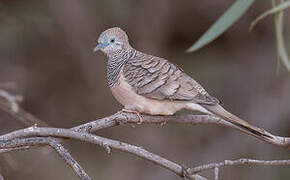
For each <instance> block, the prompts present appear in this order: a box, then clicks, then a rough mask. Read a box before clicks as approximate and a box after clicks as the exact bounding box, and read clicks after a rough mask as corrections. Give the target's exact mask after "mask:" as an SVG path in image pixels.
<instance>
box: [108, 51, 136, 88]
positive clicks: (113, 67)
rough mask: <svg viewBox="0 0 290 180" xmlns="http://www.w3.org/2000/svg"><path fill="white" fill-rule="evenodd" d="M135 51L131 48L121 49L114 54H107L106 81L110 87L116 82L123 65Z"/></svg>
mask: <svg viewBox="0 0 290 180" xmlns="http://www.w3.org/2000/svg"><path fill="white" fill-rule="evenodd" d="M135 53H136V50H135V49H133V48H129V49H121V50H118V51H116V52H114V53H110V54H107V57H108V64H107V81H108V84H109V86H110V87H112V86H113V85H114V84H115V83H116V82H117V80H118V78H119V74H120V71H121V69H122V67H123V65H124V64H125V63H126V62H127V61H128V60H129V59H130V58H131V57H133V56H134V54H135Z"/></svg>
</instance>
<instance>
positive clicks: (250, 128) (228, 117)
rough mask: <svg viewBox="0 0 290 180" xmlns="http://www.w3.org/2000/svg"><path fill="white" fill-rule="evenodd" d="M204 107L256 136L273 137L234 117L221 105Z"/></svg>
mask: <svg viewBox="0 0 290 180" xmlns="http://www.w3.org/2000/svg"><path fill="white" fill-rule="evenodd" d="M202 106H203V107H204V108H205V109H206V110H208V111H209V112H211V113H212V114H214V115H216V116H219V117H221V118H223V119H225V120H226V121H229V122H230V123H232V124H234V125H236V126H238V127H240V128H242V129H245V130H247V131H249V132H250V133H252V134H254V135H257V136H263V137H267V138H272V137H271V136H269V135H267V134H265V132H264V131H263V130H262V129H260V128H258V127H255V126H253V125H251V124H249V123H248V122H246V121H244V120H242V119H241V118H239V117H237V116H235V115H233V114H232V113H230V112H228V111H227V110H225V109H224V108H223V107H222V106H221V105H202Z"/></svg>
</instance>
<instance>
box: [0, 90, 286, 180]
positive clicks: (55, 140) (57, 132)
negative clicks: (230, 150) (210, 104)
mask: <svg viewBox="0 0 290 180" xmlns="http://www.w3.org/2000/svg"><path fill="white" fill-rule="evenodd" d="M0 96H1V94H0ZM6 99H7V98H6ZM7 100H8V99H7ZM0 109H2V110H3V111H5V112H7V113H9V114H10V115H11V116H13V117H15V118H16V119H18V120H20V121H22V122H27V123H26V124H31V122H37V123H34V124H42V125H43V124H45V123H43V121H41V120H39V119H38V118H36V117H34V116H33V115H31V114H30V113H28V112H26V111H25V110H23V109H21V108H20V107H19V109H18V112H15V111H14V110H13V109H12V108H11V103H10V104H9V103H7V102H2V101H1V100H0ZM142 119H143V123H146V124H161V125H163V124H166V123H174V124H191V125H198V124H215V125H219V126H223V127H228V128H233V129H236V130H238V131H241V132H244V133H247V134H250V135H252V136H255V135H253V134H251V133H248V132H247V131H244V130H243V129H241V128H239V127H237V126H235V125H233V124H231V123H229V122H227V121H225V120H223V119H220V118H218V117H215V116H210V115H191V114H189V115H174V116H150V115H142ZM138 122H139V117H138V116H137V115H135V114H134V113H125V112H117V113H116V114H114V115H111V116H108V117H105V118H102V119H97V120H94V121H91V122H89V123H86V124H82V125H79V126H76V127H73V128H71V129H61V128H42V127H37V126H36V125H35V126H32V127H29V128H25V129H21V130H16V131H13V132H10V133H7V134H4V135H2V136H0V153H4V152H9V151H13V150H21V149H27V148H30V147H32V146H40V145H49V146H52V147H53V148H54V149H55V150H56V151H57V152H58V153H59V155H60V156H61V157H62V158H63V159H64V160H65V161H66V162H67V163H68V164H69V165H70V166H71V167H72V168H73V170H74V171H75V172H76V173H77V175H78V176H79V177H80V178H81V179H89V176H88V175H87V174H86V173H85V172H84V170H83V169H82V167H81V166H80V165H79V164H78V163H77V162H76V161H75V160H74V159H73V158H72V157H71V155H70V154H69V153H68V151H67V150H66V149H65V148H64V147H63V146H62V145H61V144H60V143H61V142H62V141H63V140H64V138H66V139H67V138H71V139H77V140H80V141H86V142H89V143H93V144H96V145H99V146H102V147H104V148H105V150H106V151H107V152H108V153H110V152H111V148H112V149H117V150H120V151H124V152H127V153H130V154H133V155H135V156H138V157H141V158H143V159H145V160H148V161H151V162H153V163H154V164H157V165H159V166H162V167H164V168H166V169H168V170H170V171H172V172H174V173H175V174H177V175H179V176H181V177H186V178H189V179H203V180H204V179H205V178H203V177H202V176H200V175H198V174H196V173H198V172H201V171H204V170H208V169H214V175H215V176H214V177H215V179H218V176H219V168H220V167H222V166H229V165H239V163H244V164H247V163H249V164H250V163H252V164H254V160H248V161H247V163H245V162H244V161H245V160H244V161H243V160H236V161H225V162H222V163H212V164H208V165H204V166H199V167H195V168H184V167H182V166H181V165H179V164H177V163H175V162H172V161H170V160H167V159H165V158H163V157H161V156H158V155H156V154H153V153H151V152H149V151H147V150H145V149H143V148H141V147H138V146H134V145H131V144H128V143H124V142H120V141H116V140H112V139H108V138H104V137H100V136H97V135H93V134H91V133H93V132H96V131H97V130H100V129H104V128H109V127H114V126H119V125H123V124H130V123H133V124H136V123H138ZM264 133H265V134H267V135H269V136H270V138H267V137H259V136H255V137H257V138H259V139H261V140H263V141H265V142H268V143H270V144H273V145H276V146H279V147H284V148H288V147H289V144H290V140H289V138H288V137H280V136H275V135H272V134H271V133H269V132H267V131H264ZM39 136H41V137H39ZM257 161H258V160H255V162H256V163H257ZM284 161H285V162H284ZM289 161H290V160H289ZM230 162H233V163H232V164H230ZM264 162H265V161H264ZM266 162H268V163H269V164H267V165H275V163H274V164H271V163H270V162H273V161H266ZM281 162H284V163H285V165H289V162H288V160H281V161H279V163H281ZM261 165H262V164H261Z"/></svg>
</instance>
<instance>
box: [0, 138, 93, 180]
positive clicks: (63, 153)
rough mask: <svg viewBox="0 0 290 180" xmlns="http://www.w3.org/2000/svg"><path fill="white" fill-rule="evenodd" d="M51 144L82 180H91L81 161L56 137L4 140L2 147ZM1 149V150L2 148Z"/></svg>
mask: <svg viewBox="0 0 290 180" xmlns="http://www.w3.org/2000/svg"><path fill="white" fill-rule="evenodd" d="M43 145H49V146H51V147H52V148H53V149H55V151H56V152H57V153H58V154H59V155H60V157H62V159H64V160H65V162H66V163H67V164H68V165H69V166H70V167H71V168H72V169H73V170H74V172H75V173H76V174H77V175H78V176H79V177H80V179H82V180H91V178H90V177H89V176H88V175H87V174H86V172H85V171H84V169H83V168H82V167H81V166H80V165H79V163H78V162H77V161H76V160H75V159H74V158H73V157H72V156H71V155H70V153H69V152H68V151H67V150H66V149H65V148H64V147H63V146H62V145H61V144H59V143H58V142H57V141H56V140H55V139H54V138H49V137H45V138H44V137H33V138H15V139H12V140H10V141H2V142H1V143H0V148H1V149H2V148H4V150H7V149H10V150H11V151H12V150H19V149H21V148H23V147H26V148H27V147H30V148H31V147H32V146H43ZM1 149H0V150H1Z"/></svg>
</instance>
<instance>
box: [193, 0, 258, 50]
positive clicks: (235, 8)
mask: <svg viewBox="0 0 290 180" xmlns="http://www.w3.org/2000/svg"><path fill="white" fill-rule="evenodd" d="M253 2H254V0H236V2H235V3H234V4H233V5H232V6H231V7H230V8H229V9H228V10H227V11H226V12H225V13H224V14H223V15H222V16H221V17H220V18H219V19H218V20H217V21H216V22H215V23H214V24H213V25H212V26H211V27H210V28H209V29H208V30H207V31H206V32H205V33H204V34H203V35H202V36H201V37H200V38H199V39H198V41H197V42H196V43H194V44H193V45H192V46H191V47H190V48H189V49H187V52H193V51H196V50H198V49H200V48H201V47H203V46H205V45H206V44H208V43H210V42H211V41H213V40H215V39H216V38H217V37H219V36H220V35H221V34H222V33H223V32H225V31H226V30H227V29H228V28H229V27H230V26H231V25H232V24H233V23H234V22H235V21H237V20H238V19H239V17H241V16H242V15H243V14H244V13H245V12H246V11H247V10H248V9H249V7H250V6H251V5H252V4H253Z"/></svg>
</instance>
